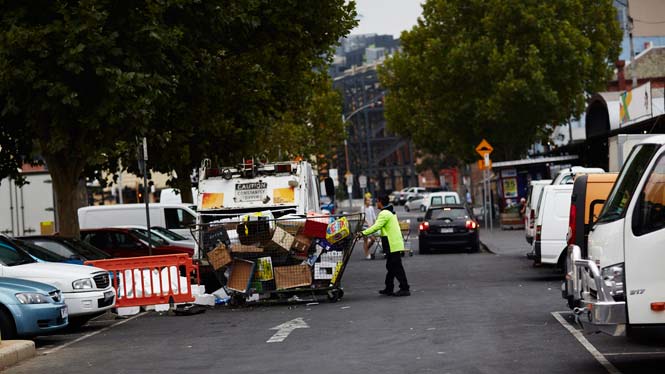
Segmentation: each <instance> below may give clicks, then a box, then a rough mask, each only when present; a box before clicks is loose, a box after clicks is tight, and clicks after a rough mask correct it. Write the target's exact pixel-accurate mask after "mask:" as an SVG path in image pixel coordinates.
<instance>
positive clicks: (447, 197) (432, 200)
mask: <svg viewBox="0 0 665 374" xmlns="http://www.w3.org/2000/svg"><path fill="white" fill-rule="evenodd" d="M461 203H462V200H460V198H459V195H458V194H457V192H453V191H445V192H432V193H431V194H429V195H425V198H423V203H422V204H423V205H422V207H421V208H420V210H422V211H423V212H426V211H427V209H429V208H430V207H433V206H437V205H445V204H461Z"/></svg>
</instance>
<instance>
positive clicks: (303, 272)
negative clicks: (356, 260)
mask: <svg viewBox="0 0 665 374" xmlns="http://www.w3.org/2000/svg"><path fill="white" fill-rule="evenodd" d="M255 218H256V217H255ZM255 218H254V219H252V218H250V219H242V220H241V222H240V223H236V224H225V225H219V226H218V227H216V231H215V232H214V237H215V238H217V241H216V242H214V243H211V242H210V241H208V242H206V244H207V245H208V246H209V247H212V245H213V244H214V248H212V250H206V251H205V253H206V255H207V258H208V260H209V262H210V264H211V265H212V266H213V268H214V269H215V270H221V271H226V274H227V277H228V281H227V285H226V287H227V289H229V290H231V291H234V292H237V293H242V294H245V295H250V294H252V293H258V294H265V295H266V296H269V294H270V292H271V291H288V290H293V289H300V288H312V289H315V288H325V287H329V286H332V285H333V284H334V283H335V282H336V280H337V278H338V274H339V272H340V270H341V269H342V267H343V263H344V261H345V254H347V253H350V250H351V246H352V244H353V237H352V235H351V234H352V232H351V229H350V225H349V221H348V220H347V219H346V218H345V217H342V218H339V219H333V218H331V217H330V216H322V215H310V216H308V217H307V218H306V219H303V218H301V219H289V220H272V219H261V218H258V219H255ZM233 229H235V231H236V232H235V233H233V232H231V234H232V235H228V233H227V234H223V233H220V232H219V231H223V230H227V231H232V230H233ZM236 233H237V237H236V236H235V235H234V234H236ZM253 233H254V235H252V234H253ZM236 238H237V239H236ZM204 242H205V241H204ZM204 249H205V248H204Z"/></svg>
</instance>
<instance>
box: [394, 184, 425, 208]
mask: <svg viewBox="0 0 665 374" xmlns="http://www.w3.org/2000/svg"><path fill="white" fill-rule="evenodd" d="M423 193H425V187H409V188H407V189H406V190H402V192H400V194H399V196H397V202H396V203H397V205H404V204H406V202H407V201H408V200H409V197H411V196H416V195H418V194H423Z"/></svg>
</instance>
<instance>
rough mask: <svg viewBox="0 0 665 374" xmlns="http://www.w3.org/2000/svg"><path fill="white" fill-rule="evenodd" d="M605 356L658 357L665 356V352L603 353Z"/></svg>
mask: <svg viewBox="0 0 665 374" xmlns="http://www.w3.org/2000/svg"><path fill="white" fill-rule="evenodd" d="M603 354H604V355H605V356H656V355H665V352H617V353H603Z"/></svg>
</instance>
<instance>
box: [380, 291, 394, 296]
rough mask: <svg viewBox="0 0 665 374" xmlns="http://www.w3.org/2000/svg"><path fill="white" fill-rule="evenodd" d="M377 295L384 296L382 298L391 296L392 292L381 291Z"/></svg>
mask: <svg viewBox="0 0 665 374" xmlns="http://www.w3.org/2000/svg"><path fill="white" fill-rule="evenodd" d="M379 293H380V294H381V295H384V296H391V295H394V293H393V291H392V290H388V289H383V290H381V291H379Z"/></svg>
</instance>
